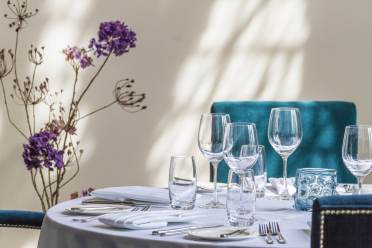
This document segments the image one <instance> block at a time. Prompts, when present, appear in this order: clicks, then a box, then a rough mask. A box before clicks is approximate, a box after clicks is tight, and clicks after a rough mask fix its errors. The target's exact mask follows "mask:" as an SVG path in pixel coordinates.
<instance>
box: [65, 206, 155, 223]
mask: <svg viewBox="0 0 372 248" xmlns="http://www.w3.org/2000/svg"><path fill="white" fill-rule="evenodd" d="M150 208H151V206H150V205H148V206H145V207H134V208H132V209H131V210H130V211H131V212H136V211H148V210H150ZM100 216H102V214H100V215H96V216H92V217H89V218H73V219H72V221H79V222H81V223H87V222H90V221H92V220H95V219H98V218H99V217H100Z"/></svg>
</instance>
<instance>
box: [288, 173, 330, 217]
mask: <svg viewBox="0 0 372 248" xmlns="http://www.w3.org/2000/svg"><path fill="white" fill-rule="evenodd" d="M295 184H296V193H295V195H294V200H295V208H296V209H297V210H304V211H311V210H312V207H313V202H314V200H315V199H316V198H319V197H321V196H329V195H335V194H336V186H337V173H336V170H335V169H326V168H301V169H297V171H296V183H295Z"/></svg>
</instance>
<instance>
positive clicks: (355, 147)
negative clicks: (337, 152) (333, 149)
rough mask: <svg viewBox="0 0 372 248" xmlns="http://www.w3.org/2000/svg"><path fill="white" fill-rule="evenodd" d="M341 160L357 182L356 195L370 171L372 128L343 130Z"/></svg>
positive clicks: (358, 126) (353, 126) (371, 167)
mask: <svg viewBox="0 0 372 248" xmlns="http://www.w3.org/2000/svg"><path fill="white" fill-rule="evenodd" d="M342 160H343V161H344V163H345V165H346V168H348V170H349V171H350V172H351V173H352V174H353V175H354V176H355V177H356V178H357V180H358V192H357V193H358V194H361V192H362V183H363V180H364V178H365V177H366V176H367V175H368V174H369V173H370V172H371V170H372V126H367V125H352V126H347V127H346V128H345V133H344V140H343V143H342Z"/></svg>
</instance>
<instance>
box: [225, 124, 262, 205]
mask: <svg viewBox="0 0 372 248" xmlns="http://www.w3.org/2000/svg"><path fill="white" fill-rule="evenodd" d="M258 156H259V145H258V138H257V130H256V125H255V124H253V123H246V122H235V123H229V124H227V125H226V132H225V142H224V160H225V162H226V163H227V165H228V166H229V167H230V169H231V171H232V172H233V173H235V174H236V175H237V176H238V178H239V181H240V182H241V183H240V192H239V200H237V204H238V205H239V206H241V207H240V208H239V209H240V210H242V211H244V209H245V208H244V207H243V205H244V191H245V189H244V187H245V186H244V183H243V182H245V181H246V180H247V178H246V176H245V175H246V174H247V173H249V174H250V175H252V176H253V175H254V173H253V171H252V170H251V169H252V167H253V165H254V164H255V163H256V161H257V159H258ZM249 183H250V185H253V188H252V191H253V192H254V194H256V192H255V186H254V179H253V180H252V181H251V182H249Z"/></svg>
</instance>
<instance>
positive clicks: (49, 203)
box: [39, 168, 52, 208]
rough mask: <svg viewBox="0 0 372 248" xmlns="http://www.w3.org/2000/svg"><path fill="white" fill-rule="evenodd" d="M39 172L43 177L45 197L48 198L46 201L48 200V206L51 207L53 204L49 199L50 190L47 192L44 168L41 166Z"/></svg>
mask: <svg viewBox="0 0 372 248" xmlns="http://www.w3.org/2000/svg"><path fill="white" fill-rule="evenodd" d="M39 173H40V177H41V182H42V183H43V191H44V192H45V198H46V201H47V204H48V208H50V207H51V206H52V205H51V202H50V200H49V195H48V192H47V188H46V184H45V179H44V173H43V170H42V168H39Z"/></svg>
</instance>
